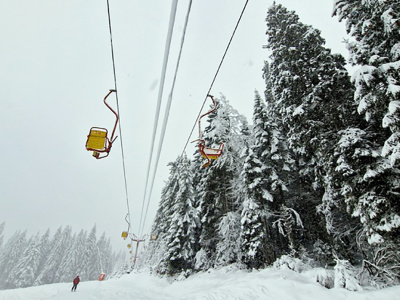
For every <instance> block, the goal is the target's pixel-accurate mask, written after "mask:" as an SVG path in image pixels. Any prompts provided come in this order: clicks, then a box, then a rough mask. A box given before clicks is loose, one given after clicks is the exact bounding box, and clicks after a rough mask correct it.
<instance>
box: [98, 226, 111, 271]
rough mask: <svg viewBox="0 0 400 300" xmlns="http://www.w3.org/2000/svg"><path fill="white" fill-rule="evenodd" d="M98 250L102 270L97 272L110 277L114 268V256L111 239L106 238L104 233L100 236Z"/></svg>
mask: <svg viewBox="0 0 400 300" xmlns="http://www.w3.org/2000/svg"><path fill="white" fill-rule="evenodd" d="M97 249H98V252H99V257H98V259H99V264H100V269H98V270H97V271H98V272H99V273H98V274H99V275H100V272H104V273H105V274H106V275H109V274H110V273H111V272H112V270H113V268H114V263H115V262H114V259H113V257H114V254H113V250H112V246H111V240H110V238H107V237H106V233H105V232H103V234H102V235H101V236H100V238H99V240H98V242H97Z"/></svg>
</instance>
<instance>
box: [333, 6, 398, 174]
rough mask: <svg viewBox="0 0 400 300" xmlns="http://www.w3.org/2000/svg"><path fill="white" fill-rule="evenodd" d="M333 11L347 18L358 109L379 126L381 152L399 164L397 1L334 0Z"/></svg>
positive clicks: (344, 18) (392, 162) (393, 162)
mask: <svg viewBox="0 0 400 300" xmlns="http://www.w3.org/2000/svg"><path fill="white" fill-rule="evenodd" d="M334 14H335V15H337V16H338V17H339V20H340V21H341V20H346V29H347V32H348V33H349V34H350V35H351V36H352V41H351V42H348V48H349V50H350V62H351V63H352V64H353V65H357V66H359V69H358V70H357V71H356V72H355V74H354V76H353V80H354V83H355V86H356V93H355V95H354V98H355V100H356V101H357V102H358V104H359V105H358V111H359V113H362V114H364V115H365V118H366V119H367V120H368V121H369V122H371V123H372V124H375V126H378V127H380V126H383V127H385V128H389V129H390V131H388V130H381V134H382V135H383V136H384V138H385V140H384V142H385V147H384V148H383V149H382V150H383V151H382V154H383V155H384V156H385V157H388V158H389V159H390V161H391V164H392V165H393V166H395V165H396V166H400V64H399V59H400V42H399V41H400V22H399V19H400V3H399V2H398V1H396V0H386V1H349V0H335V4H334Z"/></svg>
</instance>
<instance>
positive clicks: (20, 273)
mask: <svg viewBox="0 0 400 300" xmlns="http://www.w3.org/2000/svg"><path fill="white" fill-rule="evenodd" d="M41 251H42V248H41V239H40V235H39V233H38V234H36V235H34V236H33V237H31V238H30V239H29V241H28V243H27V245H26V248H25V250H24V252H23V253H22V256H21V258H20V260H19V261H18V262H15V267H14V268H13V270H12V272H11V273H10V275H9V278H8V279H7V281H6V286H7V288H9V289H11V288H24V287H28V286H31V285H32V284H33V282H34V280H35V278H36V276H37V274H38V270H39V266H40V259H41V255H42V253H41Z"/></svg>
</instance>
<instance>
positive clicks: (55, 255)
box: [34, 226, 71, 285]
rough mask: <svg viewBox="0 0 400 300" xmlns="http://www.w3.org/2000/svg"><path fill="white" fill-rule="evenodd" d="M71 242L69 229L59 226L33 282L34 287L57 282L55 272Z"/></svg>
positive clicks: (68, 227)
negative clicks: (42, 266) (42, 265)
mask: <svg viewBox="0 0 400 300" xmlns="http://www.w3.org/2000/svg"><path fill="white" fill-rule="evenodd" d="M70 241H71V227H70V226H66V227H65V228H64V229H62V227H61V226H60V227H59V228H58V229H57V231H56V233H55V234H54V236H53V239H52V240H51V242H50V246H49V250H50V252H49V253H48V256H47V259H46V263H45V266H44V268H43V269H42V270H41V272H40V273H39V275H38V276H37V278H36V280H35V283H34V284H35V285H43V284H49V283H54V282H58V280H59V279H58V278H57V279H56V278H55V277H56V274H57V270H58V268H59V266H60V263H61V261H62V259H63V257H64V255H65V252H66V250H67V248H68V245H69V244H70Z"/></svg>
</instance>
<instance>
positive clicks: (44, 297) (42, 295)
mask: <svg viewBox="0 0 400 300" xmlns="http://www.w3.org/2000/svg"><path fill="white" fill-rule="evenodd" d="M311 274H312V273H302V274H299V273H295V272H293V271H290V270H275V269H266V270H262V271H254V272H251V273H248V272H245V271H242V270H231V269H229V268H225V269H221V270H217V271H215V270H213V271H211V272H208V273H200V274H196V275H194V276H191V277H189V278H188V279H185V280H181V281H174V282H169V280H168V279H165V278H159V277H157V276H152V275H150V274H149V273H145V272H143V273H131V274H127V275H124V276H122V277H121V278H118V279H110V280H106V281H103V282H99V281H90V282H81V283H80V284H79V286H78V289H77V291H76V292H71V291H70V289H71V286H72V284H69V283H59V284H50V285H44V286H37V287H31V288H25V289H15V290H3V291H0V300H38V299H40V300H72V299H74V300H122V299H123V300H129V299H132V300H133V299H134V300H169V299H174V300H178V299H179V300H184V299H185V300H200V299H201V300H221V299H227V300H228V299H229V300H235V299H236V300H239V299H243V300H256V299H263V300H266V299H268V300H274V299H276V300H292V299H293V300H305V299H307V300H310V299H318V300H343V299H344V300H384V299H390V300H396V299H400V286H397V287H391V288H386V289H382V290H373V291H360V292H351V291H348V290H345V289H326V288H324V287H322V286H320V285H319V284H318V283H315V282H314V279H313V276H312V275H311Z"/></svg>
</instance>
